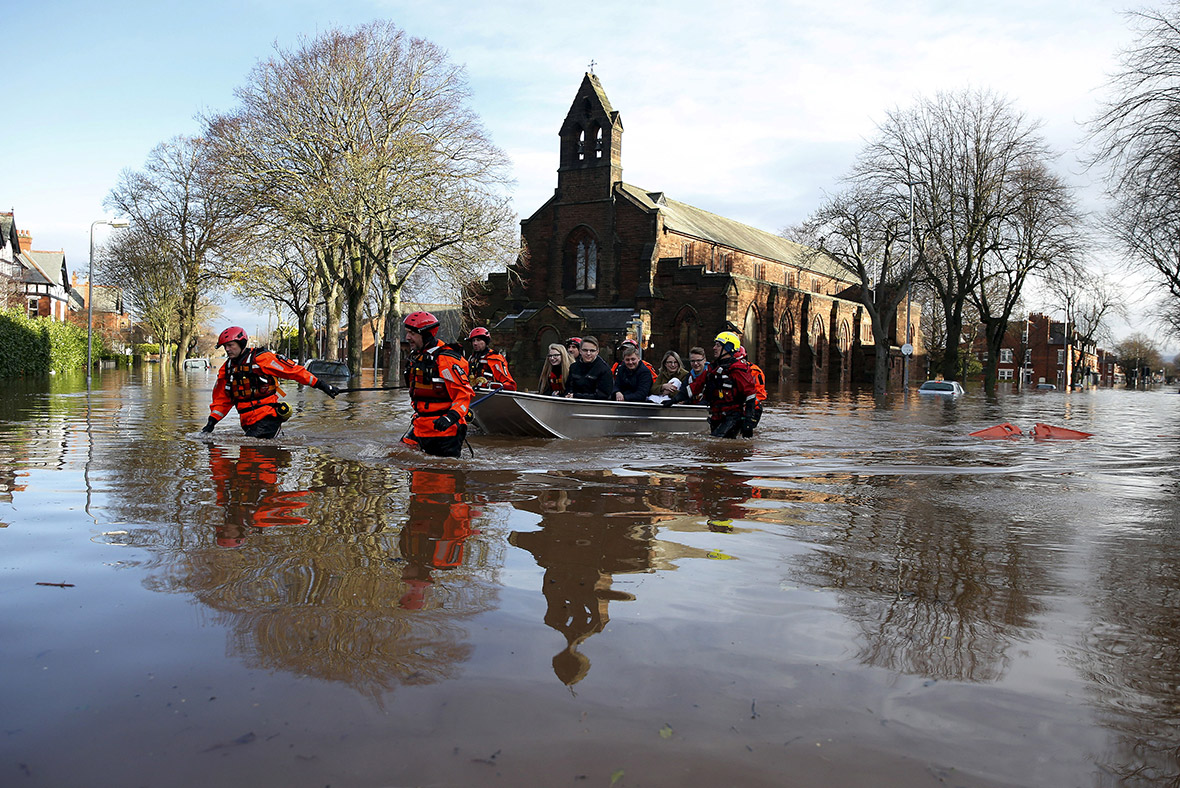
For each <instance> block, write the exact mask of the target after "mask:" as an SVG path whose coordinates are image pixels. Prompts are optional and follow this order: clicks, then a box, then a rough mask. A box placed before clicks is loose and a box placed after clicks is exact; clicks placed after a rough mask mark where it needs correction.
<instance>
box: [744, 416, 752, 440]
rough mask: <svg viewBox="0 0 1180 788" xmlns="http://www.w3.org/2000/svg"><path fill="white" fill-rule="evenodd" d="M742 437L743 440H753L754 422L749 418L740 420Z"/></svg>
mask: <svg viewBox="0 0 1180 788" xmlns="http://www.w3.org/2000/svg"><path fill="white" fill-rule="evenodd" d="M742 437H743V438H753V437H754V420H753V419H749V418H745V419H742Z"/></svg>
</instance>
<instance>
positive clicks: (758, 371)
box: [733, 347, 766, 437]
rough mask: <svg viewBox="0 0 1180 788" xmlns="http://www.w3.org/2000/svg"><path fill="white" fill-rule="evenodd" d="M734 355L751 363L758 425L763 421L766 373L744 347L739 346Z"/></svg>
mask: <svg viewBox="0 0 1180 788" xmlns="http://www.w3.org/2000/svg"><path fill="white" fill-rule="evenodd" d="M733 357H734V358H736V359H737V360H738V361H744V362H746V363H747V364H749V365H750V379H751V380H753V381H754V400H755V402H756V403H757V404H755V405H754V426H755V427H757V426H758V422H760V421H762V403H763V402H766V373H765V372H763V371H762V367H760V366H758V365H757V364H755V363H754V362H753V361H750V359H748V358H747V357H746V349H745V348H744V347H740V348H738V349H737V352H736V353H734V354H733ZM747 437H749V436H747Z"/></svg>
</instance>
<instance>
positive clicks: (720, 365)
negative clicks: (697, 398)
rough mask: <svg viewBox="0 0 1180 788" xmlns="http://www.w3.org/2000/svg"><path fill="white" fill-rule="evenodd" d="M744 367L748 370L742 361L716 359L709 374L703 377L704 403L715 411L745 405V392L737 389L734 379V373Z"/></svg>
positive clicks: (747, 366)
mask: <svg viewBox="0 0 1180 788" xmlns="http://www.w3.org/2000/svg"><path fill="white" fill-rule="evenodd" d="M739 365H741V367H744V368H745V370H746V371H747V375H748V374H749V373H748V370H749V365H748V364H746V362H744V361H738V360H735V359H731V360H728V361H718V362H717V363H716V364H715V365H713V367H712V368H711V369H710V370H709V376H708V377H707V378H705V396H704V403H703V404H705V405H708V406H709V407H710V408H711V409H713V410H715V411H723V412H724V411H731V410H737V409H739V408H743V407H745V404H746V399H747V398H748V395H747V393H745V392H742V391H740V390H739V387H738V383H737V381H736V380H735V379H734V373H735V372H736V371H737V370H738V369H740V368H741V367H739Z"/></svg>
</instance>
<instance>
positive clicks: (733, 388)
mask: <svg viewBox="0 0 1180 788" xmlns="http://www.w3.org/2000/svg"><path fill="white" fill-rule="evenodd" d="M741 346H742V342H741V340H740V339H738V336H737V334H735V333H733V332H732V331H722V332H721V333H720V334H718V335H717V338H716V339H714V340H713V356H714V358H715V359H716V361H715V363H714V364H713V366H712V367H710V368H709V372H708V374H706V375H705V377H704V378H703V380H702V379H701V378H698V379H697V381H695V382H694V383H693V387H694V393H696V390H697V388H698V387H699V389H700V390H701V391H703V392H704V398H703V401H702V404H705V405H708V406H709V428H710V430H711V431H712V433H713V435H714V436H716V437H718V438H736V437H737V436H738V434H739V433H740V434H741V436H742V437H743V438H750V437H753V435H754V425H755V424H756V421H755V418H754V416H755V412H756V409H757V407H758V394H757V390H756V388H755V386H754V379H753V378H752V377H751V375H750V365H749V364H747V363H746V362H745V361H742V360H740V359H738V358H736V357H735V356H734V354H735V353H737V351H738V350H739V349H740V348H741Z"/></svg>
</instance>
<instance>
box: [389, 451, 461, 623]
mask: <svg viewBox="0 0 1180 788" xmlns="http://www.w3.org/2000/svg"><path fill="white" fill-rule="evenodd" d="M463 487H464V477H463V474H461V473H458V472H454V471H432V470H421V469H419V470H415V471H413V472H412V473H411V474H410V501H409V507H408V510H409V511H408V515H409V519H408V520H407V521H406V524H405V525H404V526H402V532H401V536H400V538H399V539H398V546H399V547H400V549H401V554H402V558H404V559H405V561H406V564H405V566H404V567H403V568H402V582H403V583H405V585H406V589H405V591H404V592H403V593H402V595H401V598H400V599H399V600H398V606H399V607H401V608H404V609H406V610H420V609H422V608H423V607H425V606H426V605H427V604H428V603H429V602H430V601H431V599H430V592H431V589H432V587H433V585H434V579H433V577H432V575H433V573H434V572H435V571H438V570H448V569H456V568H458V567H459V566H462V564H463V550H464V542H466V541H467V537H469V536H471V535H472V534H477V533H479V531H478V530H475V529H473V528H472V527H471V517H472V515H473V514H474V513H475V512H473V511H472V509H471V506H470V505H468V504H467V502H466V501H464V495H463Z"/></svg>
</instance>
